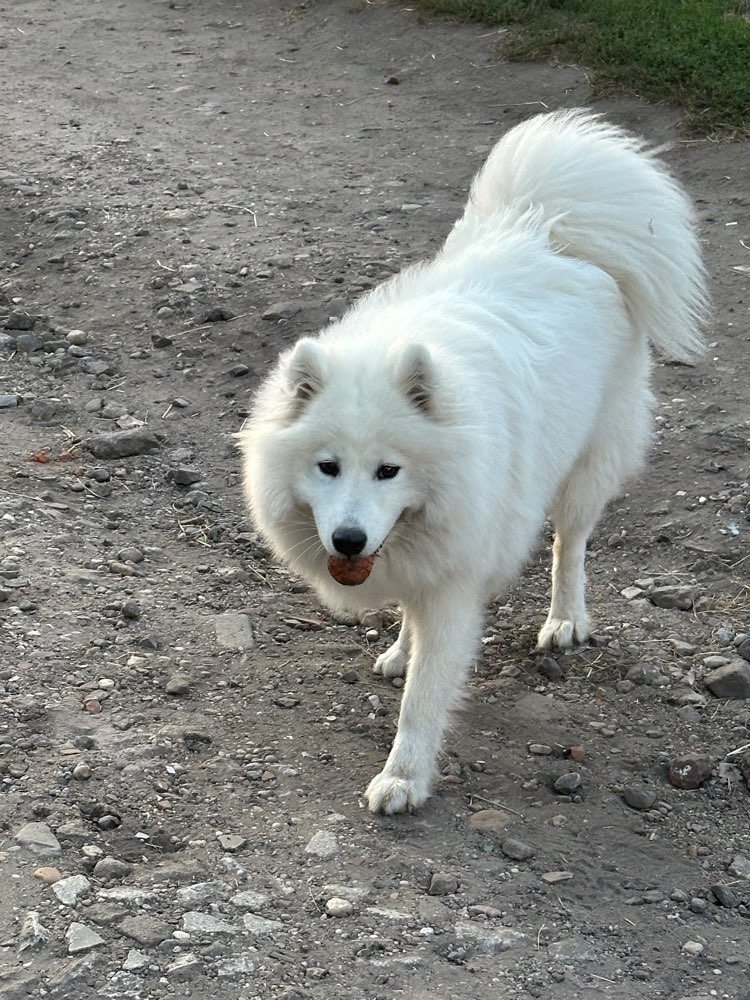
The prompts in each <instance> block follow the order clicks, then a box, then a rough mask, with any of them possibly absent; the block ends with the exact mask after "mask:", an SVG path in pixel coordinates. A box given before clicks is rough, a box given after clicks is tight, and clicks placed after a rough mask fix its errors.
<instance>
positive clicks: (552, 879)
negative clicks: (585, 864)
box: [542, 871, 573, 885]
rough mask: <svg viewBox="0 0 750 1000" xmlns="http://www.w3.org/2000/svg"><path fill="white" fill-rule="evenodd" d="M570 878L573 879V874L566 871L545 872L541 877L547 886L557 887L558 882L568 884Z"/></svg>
mask: <svg viewBox="0 0 750 1000" xmlns="http://www.w3.org/2000/svg"><path fill="white" fill-rule="evenodd" d="M572 878H573V872H566V871H556V872H545V873H544V874H543V875H542V882H546V883H547V885H557V883H558V882H568V881H570V879H572Z"/></svg>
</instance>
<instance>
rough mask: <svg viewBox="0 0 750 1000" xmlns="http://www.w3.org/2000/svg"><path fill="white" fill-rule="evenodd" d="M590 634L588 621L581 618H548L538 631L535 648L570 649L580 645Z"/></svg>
mask: <svg viewBox="0 0 750 1000" xmlns="http://www.w3.org/2000/svg"><path fill="white" fill-rule="evenodd" d="M589 635H590V629H589V622H588V619H587V618H586V616H585V615H584V616H583V617H581V618H572V619H571V618H548V619H547V621H546V622H545V623H544V626H543V628H542V630H541V632H540V633H539V638H538V640H537V644H536V648H537V649H570V647H571V646H580V645H581V644H582V643H584V642H586V640H587V639H588V637H589Z"/></svg>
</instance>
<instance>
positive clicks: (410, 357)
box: [396, 344, 435, 416]
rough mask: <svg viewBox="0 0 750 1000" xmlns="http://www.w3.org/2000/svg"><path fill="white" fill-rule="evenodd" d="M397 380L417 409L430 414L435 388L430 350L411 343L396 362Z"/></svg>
mask: <svg viewBox="0 0 750 1000" xmlns="http://www.w3.org/2000/svg"><path fill="white" fill-rule="evenodd" d="M396 382H397V384H398V385H399V387H400V388H401V390H402V392H403V393H404V395H405V396H406V398H407V399H408V400H409V402H410V403H411V404H412V406H413V407H415V409H417V410H419V411H420V413H424V414H425V415H427V416H429V415H430V414H431V413H432V398H433V392H434V388H435V376H434V366H433V363H432V358H431V357H430V352H429V351H428V350H427V348H426V347H423V346H422V345H421V344H410V345H409V346H408V347H407V348H405V349H404V350H403V351H402V352H401V355H400V357H399V358H398V360H397V362H396Z"/></svg>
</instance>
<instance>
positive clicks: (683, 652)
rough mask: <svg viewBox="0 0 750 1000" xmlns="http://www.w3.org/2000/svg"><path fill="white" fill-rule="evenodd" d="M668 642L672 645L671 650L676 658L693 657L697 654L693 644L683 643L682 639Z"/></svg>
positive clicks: (696, 648)
mask: <svg viewBox="0 0 750 1000" xmlns="http://www.w3.org/2000/svg"><path fill="white" fill-rule="evenodd" d="M669 641H670V643H671V645H672V649H673V650H674V651H675V653H677V655H678V656H695V654H696V653H697V652H698V647H697V646H696V645H695V643H692V642H684V641H683V640H682V639H670V640H669Z"/></svg>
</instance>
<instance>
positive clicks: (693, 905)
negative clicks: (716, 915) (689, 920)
mask: <svg viewBox="0 0 750 1000" xmlns="http://www.w3.org/2000/svg"><path fill="white" fill-rule="evenodd" d="M688 905H689V907H690V909H691V911H692V912H693V913H705V912H706V910H707V909H708V901H707V900H705V899H701V897H700V896H693V898H692V899H691V900H690V902H689V904H688Z"/></svg>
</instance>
